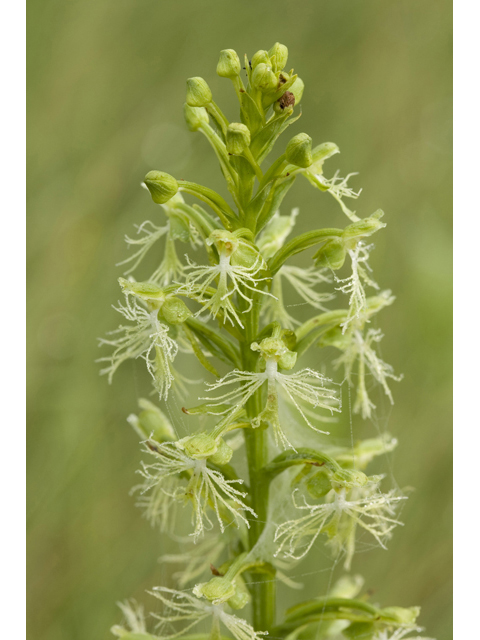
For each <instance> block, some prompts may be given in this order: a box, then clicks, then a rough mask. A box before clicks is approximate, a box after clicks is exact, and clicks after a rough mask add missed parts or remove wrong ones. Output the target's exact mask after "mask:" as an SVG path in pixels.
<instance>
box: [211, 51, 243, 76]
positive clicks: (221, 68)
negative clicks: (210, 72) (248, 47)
mask: <svg viewBox="0 0 480 640" xmlns="http://www.w3.org/2000/svg"><path fill="white" fill-rule="evenodd" d="M241 68H242V65H241V64H240V58H239V57H238V55H237V52H236V51H234V50H233V49H224V50H223V51H220V59H219V60H218V64H217V74H218V75H219V76H220V77H221V78H235V77H236V76H238V75H240V71H241Z"/></svg>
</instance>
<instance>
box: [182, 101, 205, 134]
mask: <svg viewBox="0 0 480 640" xmlns="http://www.w3.org/2000/svg"><path fill="white" fill-rule="evenodd" d="M183 115H184V117H185V122H186V123H187V127H188V128H189V129H190V131H198V129H200V127H201V126H202V124H208V113H207V111H206V109H205V108H204V107H191V106H190V105H188V104H187V103H186V102H185V104H184V105H183Z"/></svg>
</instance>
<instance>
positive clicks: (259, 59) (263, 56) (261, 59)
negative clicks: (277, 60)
mask: <svg viewBox="0 0 480 640" xmlns="http://www.w3.org/2000/svg"><path fill="white" fill-rule="evenodd" d="M250 64H251V65H252V70H254V69H255V68H256V67H258V65H259V64H266V65H268V66H270V56H269V55H268V51H264V50H263V49H260V51H257V53H255V55H254V56H253V58H252V60H251V62H250Z"/></svg>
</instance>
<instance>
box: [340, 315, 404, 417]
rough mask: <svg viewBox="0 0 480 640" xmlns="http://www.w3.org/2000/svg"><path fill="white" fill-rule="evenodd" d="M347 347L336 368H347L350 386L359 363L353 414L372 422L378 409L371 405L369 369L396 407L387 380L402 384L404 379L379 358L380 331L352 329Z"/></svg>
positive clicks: (346, 375) (381, 335)
mask: <svg viewBox="0 0 480 640" xmlns="http://www.w3.org/2000/svg"><path fill="white" fill-rule="evenodd" d="M347 336H348V341H347V345H346V346H345V347H344V348H343V354H342V355H341V356H340V357H339V358H337V360H335V363H334V364H335V366H337V367H338V366H339V365H343V366H344V367H345V377H346V379H347V380H348V382H349V383H350V384H352V383H353V375H352V373H353V368H354V365H355V363H356V362H358V371H357V376H356V387H357V391H356V396H355V402H354V405H353V411H354V413H361V415H362V417H363V418H364V419H366V418H370V417H371V415H372V410H373V409H375V405H374V404H373V402H372V401H371V399H370V397H369V395H368V391H367V381H366V369H368V371H369V372H370V375H371V376H372V377H373V379H374V380H375V381H376V382H378V383H379V384H380V385H381V386H382V388H383V390H384V392H385V395H386V396H387V398H388V399H389V400H390V402H391V404H393V396H392V392H391V391H390V388H389V386H388V382H387V381H388V379H389V378H390V379H391V380H395V381H397V382H398V381H399V380H401V379H402V376H397V375H395V373H394V371H393V367H392V366H391V365H390V364H387V363H386V362H384V361H383V360H382V359H381V358H380V357H379V356H378V354H377V352H376V351H375V349H374V348H373V345H375V344H376V343H377V344H378V343H379V342H380V340H381V339H382V337H383V334H382V332H381V331H380V329H368V330H366V331H365V330H364V329H356V328H355V326H353V327H352V329H351V331H350V332H349V333H348V334H347Z"/></svg>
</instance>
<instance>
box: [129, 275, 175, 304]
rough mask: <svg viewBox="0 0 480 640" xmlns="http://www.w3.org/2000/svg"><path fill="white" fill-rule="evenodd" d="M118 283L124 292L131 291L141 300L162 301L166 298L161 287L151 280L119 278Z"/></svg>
mask: <svg viewBox="0 0 480 640" xmlns="http://www.w3.org/2000/svg"><path fill="white" fill-rule="evenodd" d="M118 283H119V285H120V286H121V287H122V290H123V292H124V293H133V294H134V295H135V296H137V298H141V299H142V300H148V301H156V302H164V300H165V298H166V296H165V293H164V291H163V289H161V288H160V287H158V286H157V285H156V284H152V283H151V282H130V280H125V278H119V279H118Z"/></svg>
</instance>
